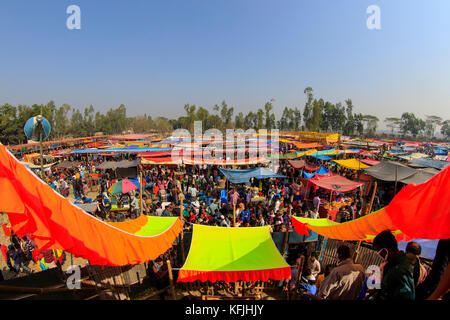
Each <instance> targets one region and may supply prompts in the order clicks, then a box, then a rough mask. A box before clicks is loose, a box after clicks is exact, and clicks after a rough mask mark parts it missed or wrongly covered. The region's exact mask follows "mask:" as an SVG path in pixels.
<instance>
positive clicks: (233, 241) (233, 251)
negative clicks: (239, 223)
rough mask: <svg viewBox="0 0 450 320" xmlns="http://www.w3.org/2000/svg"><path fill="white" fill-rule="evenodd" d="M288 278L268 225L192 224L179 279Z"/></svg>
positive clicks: (234, 279)
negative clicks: (226, 226)
mask: <svg viewBox="0 0 450 320" xmlns="http://www.w3.org/2000/svg"><path fill="white" fill-rule="evenodd" d="M290 278H291V268H290V267H289V265H288V264H287V263H286V262H285V261H284V260H283V257H282V256H281V254H280V252H279V251H278V249H277V248H276V246H275V244H274V242H273V240H272V237H271V235H270V232H269V227H254V228H222V227H212V226H204V225H197V224H195V225H194V229H193V235H192V242H191V248H190V249H189V254H188V257H187V259H186V262H185V263H184V265H183V267H182V268H181V269H180V272H179V276H178V281H179V282H192V281H196V280H200V281H211V282H216V281H225V282H236V281H240V280H242V281H258V280H261V281H267V280H269V279H272V280H282V279H290Z"/></svg>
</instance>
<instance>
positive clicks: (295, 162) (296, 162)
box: [288, 160, 306, 169]
mask: <svg viewBox="0 0 450 320" xmlns="http://www.w3.org/2000/svg"><path fill="white" fill-rule="evenodd" d="M288 163H289V164H290V165H291V166H292V167H293V168H294V169H301V168H303V167H304V166H305V165H306V162H305V160H288Z"/></svg>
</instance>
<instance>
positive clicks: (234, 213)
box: [233, 203, 236, 227]
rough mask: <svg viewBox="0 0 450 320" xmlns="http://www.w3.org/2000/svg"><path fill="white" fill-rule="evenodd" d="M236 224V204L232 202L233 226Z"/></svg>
mask: <svg viewBox="0 0 450 320" xmlns="http://www.w3.org/2000/svg"><path fill="white" fill-rule="evenodd" d="M235 226H236V204H234V203H233V227H235Z"/></svg>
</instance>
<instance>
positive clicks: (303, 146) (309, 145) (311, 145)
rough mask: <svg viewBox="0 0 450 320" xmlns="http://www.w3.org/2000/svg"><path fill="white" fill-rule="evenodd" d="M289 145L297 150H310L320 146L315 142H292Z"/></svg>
mask: <svg viewBox="0 0 450 320" xmlns="http://www.w3.org/2000/svg"><path fill="white" fill-rule="evenodd" d="M290 143H291V144H293V145H294V146H295V147H296V148H298V149H312V148H317V147H319V146H320V144H318V143H317V142H312V143H301V142H295V141H292V142H290Z"/></svg>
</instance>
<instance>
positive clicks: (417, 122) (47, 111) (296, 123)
mask: <svg viewBox="0 0 450 320" xmlns="http://www.w3.org/2000/svg"><path fill="white" fill-rule="evenodd" d="M304 94H305V95H306V103H305V106H304V108H303V112H301V110H300V109H298V108H297V107H295V108H291V107H285V108H284V109H283V112H282V115H281V118H280V119H279V120H278V121H276V119H275V115H274V108H273V105H272V103H271V102H267V103H265V105H264V107H263V108H258V109H256V108H255V109H256V110H250V111H248V112H247V113H246V114H244V113H243V112H239V113H238V114H236V115H235V114H234V107H230V106H228V105H227V103H226V102H225V101H222V103H221V104H216V105H214V106H213V107H212V110H211V111H210V110H208V109H207V108H205V107H197V106H196V105H190V104H186V105H185V106H184V112H185V115H183V116H180V117H179V118H178V119H168V118H166V117H157V118H155V119H153V118H152V117H151V116H150V115H147V114H144V115H139V116H135V117H127V114H126V107H125V106H124V105H123V104H121V105H119V106H118V107H117V108H115V109H114V108H110V109H109V110H108V111H107V112H106V113H101V112H100V111H95V109H94V107H93V106H92V105H91V106H89V107H86V108H84V109H82V110H79V109H75V108H72V107H71V106H70V105H68V104H63V105H61V106H60V107H56V106H55V103H54V102H53V101H50V102H48V103H47V104H46V105H38V104H33V105H32V106H26V105H18V106H17V107H16V106H12V105H10V104H8V103H6V104H4V105H3V106H1V107H0V141H1V142H2V143H3V144H20V143H26V137H25V134H24V131H23V127H24V125H25V122H26V121H27V120H28V119H29V118H30V117H33V116H36V115H38V114H40V113H41V109H42V115H43V116H44V117H45V118H46V119H47V120H48V121H49V122H50V124H51V126H52V132H51V135H50V137H49V139H52V140H55V139H61V138H66V137H87V136H93V135H95V134H96V133H99V132H101V133H103V134H105V135H111V134H122V133H124V132H134V133H148V132H152V131H155V132H160V133H170V132H171V131H172V130H174V129H178V128H184V129H188V130H193V127H194V122H195V121H202V126H203V130H208V129H211V128H216V129H219V130H226V129H243V130H248V129H255V130H258V129H262V128H264V129H267V130H271V129H279V130H280V131H300V130H307V131H317V132H337V133H341V134H343V135H347V136H366V137H374V136H375V135H376V131H377V127H378V123H379V121H380V120H379V119H378V118H377V117H376V116H373V115H369V114H362V113H356V112H354V106H353V103H352V100H351V99H347V100H345V101H344V103H341V102H337V103H332V102H330V101H325V100H324V99H323V98H319V99H317V98H315V97H314V92H313V89H312V88H311V87H307V88H306V89H305V90H304ZM233 116H234V117H233ZM384 122H385V124H386V126H387V127H388V128H389V129H390V131H391V134H392V135H394V133H395V134H399V135H401V136H402V137H405V136H407V135H410V136H412V137H414V138H416V137H422V138H428V139H432V138H433V137H435V133H436V129H437V128H438V127H439V126H440V127H441V129H440V132H441V134H442V135H443V136H444V137H446V138H447V139H448V138H450V120H445V121H443V120H442V118H440V117H438V116H426V119H425V120H423V119H420V118H417V117H416V116H415V115H414V114H413V113H410V112H405V113H403V114H402V115H401V117H400V118H395V117H388V118H385V119H384Z"/></svg>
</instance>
